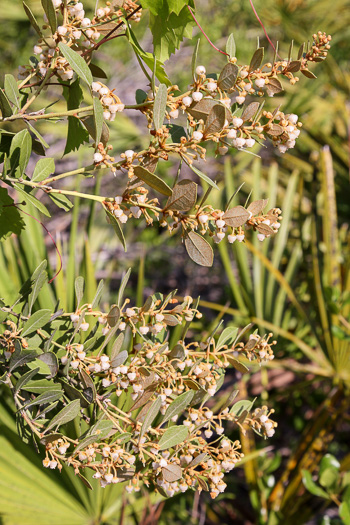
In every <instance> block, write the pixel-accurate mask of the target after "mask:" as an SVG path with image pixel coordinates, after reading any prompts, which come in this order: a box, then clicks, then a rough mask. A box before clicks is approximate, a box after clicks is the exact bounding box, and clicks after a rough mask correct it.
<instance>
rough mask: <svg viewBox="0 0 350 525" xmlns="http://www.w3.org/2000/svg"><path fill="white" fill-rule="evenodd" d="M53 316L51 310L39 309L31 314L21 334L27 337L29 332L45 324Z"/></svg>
mask: <svg viewBox="0 0 350 525" xmlns="http://www.w3.org/2000/svg"><path fill="white" fill-rule="evenodd" d="M50 318H51V310H44V309H43V310H38V311H37V312H35V313H34V314H33V315H31V316H30V317H29V319H28V321H26V322H25V323H24V326H23V329H22V332H21V336H22V337H25V336H26V335H28V334H31V333H32V332H34V331H35V330H37V329H38V328H42V327H43V326H45V325H46V324H47V323H48V322H49V321H50Z"/></svg>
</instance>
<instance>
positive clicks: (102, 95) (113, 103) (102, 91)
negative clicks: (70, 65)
mask: <svg viewBox="0 0 350 525" xmlns="http://www.w3.org/2000/svg"><path fill="white" fill-rule="evenodd" d="M91 87H92V90H93V92H94V94H97V95H98V97H99V99H100V102H101V104H102V107H103V110H104V111H103V118H104V119H105V120H110V121H113V120H114V119H115V117H116V114H117V113H118V112H121V111H123V110H124V104H122V103H121V100H120V98H119V97H117V95H116V94H115V93H113V91H111V90H110V89H109V88H108V87H107V86H105V85H104V84H102V82H93V83H92V85H91ZM95 162H96V161H95Z"/></svg>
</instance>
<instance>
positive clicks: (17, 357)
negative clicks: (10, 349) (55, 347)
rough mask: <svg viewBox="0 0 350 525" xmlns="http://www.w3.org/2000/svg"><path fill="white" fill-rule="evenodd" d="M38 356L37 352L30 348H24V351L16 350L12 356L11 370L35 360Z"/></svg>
mask: <svg viewBox="0 0 350 525" xmlns="http://www.w3.org/2000/svg"><path fill="white" fill-rule="evenodd" d="M36 357H37V353H36V352H31V351H30V350H23V351H22V352H19V353H17V352H14V353H13V354H12V356H11V359H10V363H9V371H10V372H12V371H13V370H15V369H16V368H18V367H20V366H23V365H25V364H27V363H29V362H30V361H33V360H34V359H35V358H36Z"/></svg>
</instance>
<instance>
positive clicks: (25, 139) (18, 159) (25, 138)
mask: <svg viewBox="0 0 350 525" xmlns="http://www.w3.org/2000/svg"><path fill="white" fill-rule="evenodd" d="M31 152H32V139H31V136H30V134H29V132H28V131H27V130H26V129H22V131H20V132H19V133H16V135H15V136H14V137H13V139H12V142H11V147H10V165H11V173H15V175H16V176H17V175H18V177H21V176H22V175H23V173H24V170H25V169H26V167H27V164H28V162H29V158H30V154H31ZM17 167H18V169H17Z"/></svg>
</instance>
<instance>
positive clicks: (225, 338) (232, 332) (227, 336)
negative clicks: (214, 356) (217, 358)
mask: <svg viewBox="0 0 350 525" xmlns="http://www.w3.org/2000/svg"><path fill="white" fill-rule="evenodd" d="M237 332H238V328H234V327H231V326H229V327H227V328H225V329H224V330H223V331H222V333H221V335H220V337H219V339H218V341H217V343H216V349H217V350H220V348H221V347H222V346H224V345H228V346H230V345H231V344H232V343H233V342H234V340H235V338H236V336H237Z"/></svg>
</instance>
